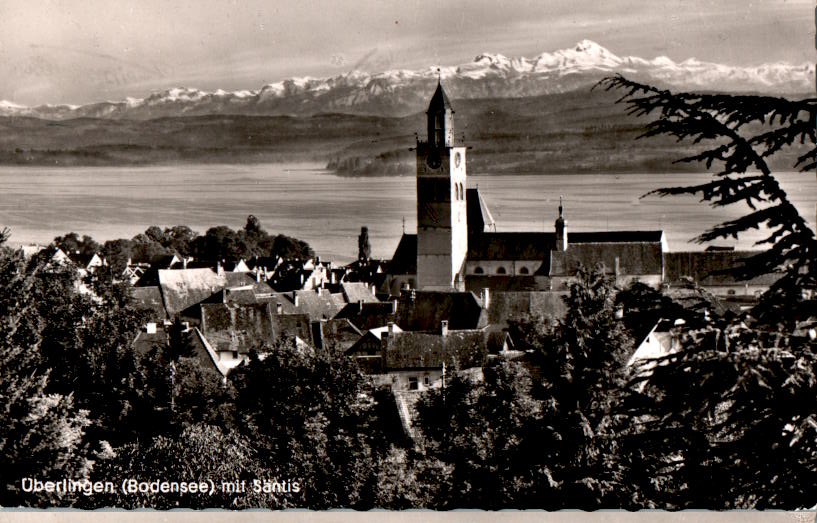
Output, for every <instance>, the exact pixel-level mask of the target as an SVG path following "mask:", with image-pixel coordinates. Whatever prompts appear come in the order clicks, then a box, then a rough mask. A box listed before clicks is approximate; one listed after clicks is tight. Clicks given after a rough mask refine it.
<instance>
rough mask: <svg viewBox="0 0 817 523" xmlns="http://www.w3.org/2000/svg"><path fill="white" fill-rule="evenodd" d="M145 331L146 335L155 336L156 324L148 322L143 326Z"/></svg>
mask: <svg viewBox="0 0 817 523" xmlns="http://www.w3.org/2000/svg"><path fill="white" fill-rule="evenodd" d="M145 330H146V331H147V333H148V334H156V324H155V323H154V322H150V323H148V324H147V325H145Z"/></svg>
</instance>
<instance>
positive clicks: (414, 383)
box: [408, 376, 419, 390]
mask: <svg viewBox="0 0 817 523" xmlns="http://www.w3.org/2000/svg"><path fill="white" fill-rule="evenodd" d="M408 381H409V390H417V389H418V388H419V387H418V383H417V377H416V376H411V377H409V380H408Z"/></svg>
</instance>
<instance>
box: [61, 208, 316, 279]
mask: <svg viewBox="0 0 817 523" xmlns="http://www.w3.org/2000/svg"><path fill="white" fill-rule="evenodd" d="M54 244H55V245H56V246H57V247H59V248H60V249H62V250H63V251H65V252H66V253H72V252H77V253H80V254H83V255H87V256H91V255H93V254H100V255H101V256H103V257H104V258H105V259H106V260H107V262H108V264H109V265H110V267H111V268H112V269H113V270H114V271H115V273H121V272H122V270H123V269H124V268H125V266H126V264H127V263H128V260H131V261H132V262H134V263H137V262H140V263H151V262H154V261H156V260H159V259H161V258H164V257H166V256H172V255H173V254H178V255H180V256H185V257H187V256H190V257H193V258H194V259H196V260H205V261H216V260H240V259H244V260H247V259H249V258H252V257H254V256H262V257H264V256H271V257H282V258H297V259H307V258H311V257H313V256H315V252H314V251H313V250H312V248H311V247H310V246H309V244H307V243H306V242H303V241H301V240H298V239H297V238H292V237H290V236H286V235H283V234H277V235H272V234H269V233H268V232H267V231H265V230H264V229H263V228H262V226H261V222H260V221H259V220H258V218H256V217H255V216H253V215H250V216H248V217H247V223H246V225H245V226H244V227H243V228H242V229H238V230H233V229H231V228H230V227H227V226H226V225H219V226H217V227H211V228H210V229H207V232H205V233H204V234H203V235H202V234H198V233H197V232H195V231H193V230H192V229H190V227H188V226H186V225H177V226H175V227H165V228H164V229H162V228H160V227H157V226H155V225H153V226H151V227H148V228H147V229H146V230H145V232H144V233H140V234H137V235H136V236H134V237H133V238H131V239H129V240H128V239H117V240H108V241H106V242H105V243H103V244H102V245H100V244H99V243H97V242H96V241H94V239H93V238H91V237H89V236H87V235H84V236H82V237H80V236H79V235H77V234H76V233H73V232H71V233H68V234H65V235H63V236H58V237H57V238H54Z"/></svg>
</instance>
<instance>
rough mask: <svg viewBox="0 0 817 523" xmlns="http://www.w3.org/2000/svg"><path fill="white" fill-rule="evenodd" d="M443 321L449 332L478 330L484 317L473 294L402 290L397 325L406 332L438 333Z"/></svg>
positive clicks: (485, 319)
mask: <svg viewBox="0 0 817 523" xmlns="http://www.w3.org/2000/svg"><path fill="white" fill-rule="evenodd" d="M443 320H446V321H448V328H449V329H451V330H464V329H481V328H483V327H485V326H486V325H487V314H486V312H485V310H484V309H483V308H482V304H481V302H480V300H479V298H477V297H476V296H474V293H472V292H438V291H414V290H412V291H403V293H402V294H401V296H400V305H399V306H398V308H397V324H398V325H400V327H401V328H402V329H403V330H406V331H438V330H439V329H440V324H441V322H442V321H443Z"/></svg>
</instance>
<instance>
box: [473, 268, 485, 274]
mask: <svg viewBox="0 0 817 523" xmlns="http://www.w3.org/2000/svg"><path fill="white" fill-rule="evenodd" d="M484 272H485V271H483V270H482V267H477V268H476V269H474V274H483V273H484Z"/></svg>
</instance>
